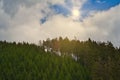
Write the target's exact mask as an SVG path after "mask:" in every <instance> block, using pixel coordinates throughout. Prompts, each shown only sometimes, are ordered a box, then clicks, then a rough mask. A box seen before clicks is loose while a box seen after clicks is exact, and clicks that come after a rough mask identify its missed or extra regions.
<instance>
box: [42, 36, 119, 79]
mask: <svg viewBox="0 0 120 80" xmlns="http://www.w3.org/2000/svg"><path fill="white" fill-rule="evenodd" d="M49 41H50V44H51V45H53V46H54V44H53V43H54V41H53V42H51V41H52V40H49ZM56 42H57V43H56V44H59V45H58V46H57V48H56V50H60V51H61V52H62V54H64V53H66V54H67V55H70V54H72V53H73V54H74V55H76V56H77V57H78V61H77V62H78V63H80V65H82V66H84V68H87V70H88V73H90V75H89V76H90V77H91V79H92V80H119V79H120V48H115V47H114V46H113V44H112V43H111V42H109V41H108V42H106V43H105V42H96V41H92V40H91V39H90V38H89V39H88V40H87V41H84V42H83V41H79V40H76V39H75V40H69V39H68V38H65V39H63V38H61V37H60V38H59V39H57V38H56ZM44 43H46V42H44ZM43 46H44V44H43ZM46 46H47V45H46ZM48 47H49V46H48ZM52 49H53V51H54V48H52Z"/></svg>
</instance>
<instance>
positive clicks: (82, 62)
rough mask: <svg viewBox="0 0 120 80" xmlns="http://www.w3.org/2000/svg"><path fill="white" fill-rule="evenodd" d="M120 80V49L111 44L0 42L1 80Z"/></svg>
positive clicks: (60, 39)
mask: <svg viewBox="0 0 120 80" xmlns="http://www.w3.org/2000/svg"><path fill="white" fill-rule="evenodd" d="M46 49H47V51H46ZM56 52H60V54H61V55H58V54H56ZM72 55H74V56H75V57H76V58H77V59H76V60H75V59H74V58H73V57H72ZM119 79H120V48H115V47H114V46H113V45H112V43H111V42H106V43H105V42H96V41H92V40H91V39H88V40H87V41H79V40H69V39H68V38H64V39H63V38H61V37H60V38H55V39H47V40H46V41H40V44H39V46H37V45H35V44H28V43H25V42H23V43H16V42H11V43H10V42H6V41H0V80H119Z"/></svg>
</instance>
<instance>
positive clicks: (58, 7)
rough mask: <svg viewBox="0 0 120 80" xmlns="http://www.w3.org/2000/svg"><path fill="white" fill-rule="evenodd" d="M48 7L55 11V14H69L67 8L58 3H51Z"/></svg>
mask: <svg viewBox="0 0 120 80" xmlns="http://www.w3.org/2000/svg"><path fill="white" fill-rule="evenodd" d="M50 8H51V9H52V10H53V11H54V12H55V13H56V14H62V15H64V16H68V15H69V14H70V11H69V9H67V8H66V7H64V6H63V5H60V4H55V5H51V6H50Z"/></svg>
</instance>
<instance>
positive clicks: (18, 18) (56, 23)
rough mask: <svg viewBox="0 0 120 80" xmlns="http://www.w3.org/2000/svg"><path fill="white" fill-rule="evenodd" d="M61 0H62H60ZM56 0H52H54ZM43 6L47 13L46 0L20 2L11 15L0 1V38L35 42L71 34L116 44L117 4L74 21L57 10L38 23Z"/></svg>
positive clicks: (119, 28) (119, 37)
mask: <svg viewBox="0 0 120 80" xmlns="http://www.w3.org/2000/svg"><path fill="white" fill-rule="evenodd" d="M41 1H42V0H41ZM46 1H47V0H46ZM57 1H58V2H57ZM59 1H61V0H56V2H55V3H59ZM63 2H64V0H63V1H62V2H61V3H63ZM32 3H33V2H32ZM55 3H54V0H53V4H55ZM10 9H11V8H10ZM42 9H45V10H46V13H47V12H49V11H50V9H49V8H48V6H47V4H46V3H45V4H42V3H35V4H34V5H32V6H31V7H27V6H25V5H20V6H19V7H18V11H16V13H15V14H14V17H11V15H9V14H8V13H6V12H5V10H4V9H3V8H2V4H1V7H0V40H4V39H6V40H9V41H28V42H35V43H37V42H38V41H39V40H40V39H46V38H48V37H50V38H54V37H59V36H63V37H65V36H68V37H69V38H74V36H76V37H77V38H78V39H80V40H86V39H88V38H89V37H91V38H92V39H94V40H101V41H107V40H109V41H112V42H113V43H114V44H115V45H120V44H119V43H120V36H119V34H120V32H119V30H120V27H119V25H120V22H119V21H120V18H119V17H120V10H119V9H120V5H118V6H116V7H113V8H111V9H110V10H107V11H103V12H97V13H93V14H92V16H89V17H87V18H86V19H84V20H83V22H79V21H74V20H73V19H72V18H71V16H70V17H64V16H63V15H60V14H59V15H53V16H52V17H50V18H49V19H48V21H47V22H46V23H44V24H42V25H40V19H41V18H42V17H43V16H44V15H46V14H43V13H41V10H42ZM53 14H54V13H53Z"/></svg>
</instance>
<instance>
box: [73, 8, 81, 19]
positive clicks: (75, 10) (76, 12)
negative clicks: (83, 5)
mask: <svg viewBox="0 0 120 80" xmlns="http://www.w3.org/2000/svg"><path fill="white" fill-rule="evenodd" d="M72 17H73V19H75V20H77V19H79V17H80V11H79V8H73V9H72Z"/></svg>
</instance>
